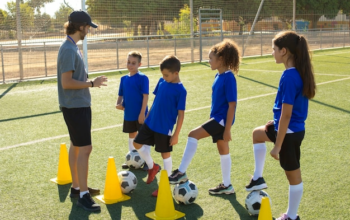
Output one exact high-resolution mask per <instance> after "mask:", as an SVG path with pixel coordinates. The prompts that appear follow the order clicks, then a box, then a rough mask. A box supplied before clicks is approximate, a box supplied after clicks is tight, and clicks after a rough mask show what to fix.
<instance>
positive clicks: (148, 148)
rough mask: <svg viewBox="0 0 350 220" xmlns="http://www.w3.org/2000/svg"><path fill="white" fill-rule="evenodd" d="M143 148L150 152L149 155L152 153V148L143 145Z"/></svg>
mask: <svg viewBox="0 0 350 220" xmlns="http://www.w3.org/2000/svg"><path fill="white" fill-rule="evenodd" d="M143 147H144V148H146V149H147V151H148V152H149V153H151V146H149V145H143Z"/></svg>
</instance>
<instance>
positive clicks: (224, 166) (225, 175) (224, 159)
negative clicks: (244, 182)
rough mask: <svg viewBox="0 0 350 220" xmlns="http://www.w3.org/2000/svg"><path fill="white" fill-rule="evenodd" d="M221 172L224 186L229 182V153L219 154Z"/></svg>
mask: <svg viewBox="0 0 350 220" xmlns="http://www.w3.org/2000/svg"><path fill="white" fill-rule="evenodd" d="M220 161H221V173H222V180H223V183H224V186H229V185H230V184H231V156H230V154H226V155H220Z"/></svg>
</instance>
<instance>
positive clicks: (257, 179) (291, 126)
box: [246, 31, 316, 220]
mask: <svg viewBox="0 0 350 220" xmlns="http://www.w3.org/2000/svg"><path fill="white" fill-rule="evenodd" d="M272 48H273V52H272V55H273V56H274V58H275V60H276V63H283V64H284V66H285V68H286V70H285V71H284V72H283V73H282V76H281V79H280V83H279V88H278V91H277V96H276V100H275V105H274V107H273V112H274V120H273V121H269V122H267V123H266V125H264V126H261V127H257V128H255V129H254V131H253V146H254V147H253V149H254V158H255V171H254V176H253V178H252V179H251V181H250V183H249V185H247V186H246V190H247V191H253V190H261V189H265V188H267V185H266V183H265V181H264V178H263V177H262V173H263V169H264V163H265V155H266V145H265V142H266V141H270V142H274V144H275V146H274V148H273V149H272V150H271V152H270V155H271V156H272V157H273V158H275V159H276V160H279V161H280V165H281V167H282V168H283V169H284V171H285V173H286V176H287V179H288V181H289V201H288V210H287V213H285V214H283V215H282V216H281V217H280V218H278V219H277V220H288V219H300V218H299V216H298V215H297V211H298V207H299V203H300V200H301V197H302V194H303V182H302V179H301V171H300V145H301V142H302V140H303V139H304V134H305V120H306V117H307V112H308V104H309V99H311V98H313V97H314V96H315V91H316V85H315V79H314V74H313V68H312V64H311V59H310V55H309V49H308V44H307V41H306V39H305V38H304V37H303V36H302V35H298V34H297V33H295V32H293V31H285V32H281V33H279V34H277V35H276V36H275V38H274V39H273V40H272Z"/></svg>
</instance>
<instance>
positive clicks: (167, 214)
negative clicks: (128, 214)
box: [146, 170, 185, 219]
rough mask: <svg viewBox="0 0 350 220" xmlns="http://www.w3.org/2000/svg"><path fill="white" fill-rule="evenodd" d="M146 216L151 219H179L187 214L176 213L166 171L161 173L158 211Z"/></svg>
mask: <svg viewBox="0 0 350 220" xmlns="http://www.w3.org/2000/svg"><path fill="white" fill-rule="evenodd" d="M146 216H147V217H148V218H151V219H178V218H182V217H184V216H185V213H182V212H179V211H176V210H175V208H174V201H173V197H172V196H171V190H170V184H169V179H168V173H167V171H166V170H162V171H161V173H160V182H159V189H158V197H157V204H156V210H155V211H154V212H150V213H147V214H146Z"/></svg>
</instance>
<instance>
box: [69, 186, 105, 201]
mask: <svg viewBox="0 0 350 220" xmlns="http://www.w3.org/2000/svg"><path fill="white" fill-rule="evenodd" d="M88 190H89V193H90V194H91V195H92V196H96V195H100V189H96V188H90V187H88ZM69 196H70V197H71V198H72V199H73V198H79V197H80V190H79V189H74V188H70V195H69Z"/></svg>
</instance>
